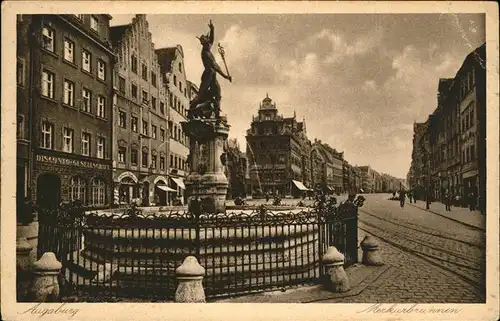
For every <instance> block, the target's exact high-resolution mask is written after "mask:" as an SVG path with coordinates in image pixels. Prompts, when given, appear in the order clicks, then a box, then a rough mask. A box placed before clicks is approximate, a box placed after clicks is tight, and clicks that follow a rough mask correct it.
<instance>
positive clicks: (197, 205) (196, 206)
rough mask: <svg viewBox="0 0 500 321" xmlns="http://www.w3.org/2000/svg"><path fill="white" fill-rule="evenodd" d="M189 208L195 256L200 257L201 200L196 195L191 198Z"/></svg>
mask: <svg viewBox="0 0 500 321" xmlns="http://www.w3.org/2000/svg"><path fill="white" fill-rule="evenodd" d="M191 209H192V210H193V214H194V229H195V242H194V244H195V256H196V258H197V259H200V215H201V202H200V200H199V199H198V197H196V198H195V199H193V200H191Z"/></svg>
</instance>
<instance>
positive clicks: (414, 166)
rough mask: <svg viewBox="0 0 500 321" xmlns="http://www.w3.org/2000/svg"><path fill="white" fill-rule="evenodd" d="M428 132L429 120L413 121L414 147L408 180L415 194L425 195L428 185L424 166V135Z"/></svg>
mask: <svg viewBox="0 0 500 321" xmlns="http://www.w3.org/2000/svg"><path fill="white" fill-rule="evenodd" d="M426 132H427V122H425V123H417V122H414V123H413V149H412V154H411V155H412V159H411V165H410V170H409V172H408V177H407V182H408V184H409V187H410V189H411V190H412V191H413V192H414V195H415V196H417V197H418V195H424V193H425V191H424V190H425V186H426V174H427V173H426V172H425V171H423V168H424V165H425V164H424V154H425V146H423V145H422V144H423V142H424V140H423V137H424V135H425V133H426Z"/></svg>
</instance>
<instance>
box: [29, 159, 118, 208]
mask: <svg viewBox="0 0 500 321" xmlns="http://www.w3.org/2000/svg"><path fill="white" fill-rule="evenodd" d="M32 185H33V186H35V188H33V189H32V199H33V200H36V201H35V202H36V205H37V206H40V207H44V208H56V207H57V206H59V205H60V204H61V203H62V202H68V201H74V200H79V201H80V202H81V203H82V205H84V206H86V207H92V208H104V207H109V206H110V204H111V202H112V197H111V188H112V182H111V161H110V160H101V159H89V158H82V157H79V155H72V154H66V153H58V152H53V151H44V150H40V151H37V152H36V154H35V157H34V166H33V180H32Z"/></svg>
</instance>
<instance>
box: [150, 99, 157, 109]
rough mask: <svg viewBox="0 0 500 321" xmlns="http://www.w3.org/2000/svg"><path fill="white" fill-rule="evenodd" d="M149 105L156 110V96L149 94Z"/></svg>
mask: <svg viewBox="0 0 500 321" xmlns="http://www.w3.org/2000/svg"><path fill="white" fill-rule="evenodd" d="M151 107H153V109H154V110H156V97H153V96H151Z"/></svg>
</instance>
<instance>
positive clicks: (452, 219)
mask: <svg viewBox="0 0 500 321" xmlns="http://www.w3.org/2000/svg"><path fill="white" fill-rule="evenodd" d="M409 205H411V206H413V207H415V208H418V209H421V210H422V211H426V212H430V213H433V214H436V215H439V216H442V217H444V218H447V219H449V220H451V221H455V222H457V223H460V224H463V225H466V226H468V227H471V228H474V229H477V230H481V231H486V229H483V228H482V227H479V226H476V225H472V224H469V223H465V222H463V221H460V220H457V219H455V218H451V217H449V216H446V215H443V214H441V213H438V212H434V211H433V210H431V209H425V208H421V207H419V206H417V205H413V204H409Z"/></svg>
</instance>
